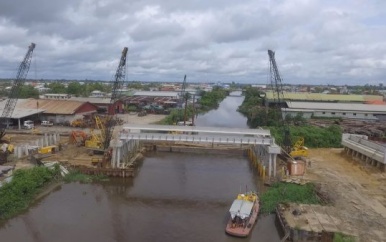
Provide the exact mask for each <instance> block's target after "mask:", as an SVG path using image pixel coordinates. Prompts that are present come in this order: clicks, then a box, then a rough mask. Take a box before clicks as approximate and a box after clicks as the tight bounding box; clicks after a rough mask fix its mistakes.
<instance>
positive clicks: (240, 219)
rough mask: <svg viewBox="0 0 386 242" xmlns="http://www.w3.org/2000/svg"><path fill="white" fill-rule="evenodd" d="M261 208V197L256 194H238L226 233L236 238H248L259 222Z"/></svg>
mask: <svg viewBox="0 0 386 242" xmlns="http://www.w3.org/2000/svg"><path fill="white" fill-rule="evenodd" d="M259 207H260V204H259V197H258V196H257V194H256V193H255V192H247V193H240V194H238V195H237V198H236V199H235V200H234V201H233V203H232V206H231V208H230V209H229V213H230V215H231V217H230V219H229V221H228V223H227V226H226V228H225V232H226V233H227V234H229V235H233V236H236V237H247V236H248V235H249V234H250V233H251V231H252V228H253V226H254V224H255V223H256V221H257V215H258V214H259Z"/></svg>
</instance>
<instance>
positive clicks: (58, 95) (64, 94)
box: [42, 93, 71, 100]
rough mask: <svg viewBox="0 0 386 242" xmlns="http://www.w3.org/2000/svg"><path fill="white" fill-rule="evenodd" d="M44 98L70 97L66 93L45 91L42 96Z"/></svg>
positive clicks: (58, 98)
mask: <svg viewBox="0 0 386 242" xmlns="http://www.w3.org/2000/svg"><path fill="white" fill-rule="evenodd" d="M42 98H44V99H56V100H64V99H70V98H71V95H70V94H66V93H55V94H51V93H46V94H44V95H43V96H42Z"/></svg>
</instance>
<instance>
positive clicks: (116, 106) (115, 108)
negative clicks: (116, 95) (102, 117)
mask: <svg viewBox="0 0 386 242" xmlns="http://www.w3.org/2000/svg"><path fill="white" fill-rule="evenodd" d="M70 100H72V101H78V102H88V103H91V104H92V105H94V106H96V107H97V112H98V113H104V114H107V113H108V114H116V113H123V110H124V105H123V102H122V101H121V100H118V101H116V102H115V103H113V104H111V98H100V97H71V99H70Z"/></svg>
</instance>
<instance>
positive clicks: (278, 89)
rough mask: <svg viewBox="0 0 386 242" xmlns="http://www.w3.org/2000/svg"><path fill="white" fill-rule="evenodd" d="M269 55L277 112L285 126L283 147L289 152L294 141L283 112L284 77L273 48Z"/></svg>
mask: <svg viewBox="0 0 386 242" xmlns="http://www.w3.org/2000/svg"><path fill="white" fill-rule="evenodd" d="M268 56H269V63H270V66H269V70H270V74H271V75H270V76H271V86H272V89H273V98H274V101H275V106H276V108H277V113H278V114H279V115H280V116H281V117H279V120H280V121H281V123H282V127H283V128H284V137H283V149H284V150H285V151H286V152H287V154H289V153H290V152H291V149H292V142H291V134H290V129H289V125H288V123H287V122H286V120H285V117H283V115H282V113H281V103H282V102H283V101H284V93H283V84H282V79H281V77H280V73H279V69H278V68H277V64H276V60H275V52H273V51H272V50H268Z"/></svg>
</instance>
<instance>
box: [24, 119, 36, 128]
mask: <svg viewBox="0 0 386 242" xmlns="http://www.w3.org/2000/svg"><path fill="white" fill-rule="evenodd" d="M34 127H35V125H34V121H32V120H26V121H24V123H23V128H25V129H33V128H34Z"/></svg>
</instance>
